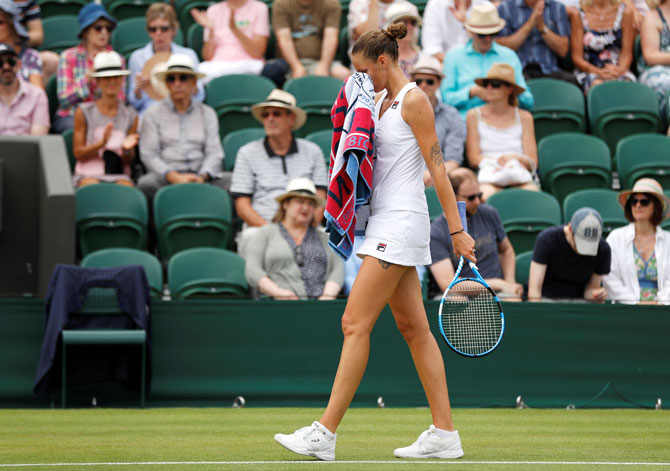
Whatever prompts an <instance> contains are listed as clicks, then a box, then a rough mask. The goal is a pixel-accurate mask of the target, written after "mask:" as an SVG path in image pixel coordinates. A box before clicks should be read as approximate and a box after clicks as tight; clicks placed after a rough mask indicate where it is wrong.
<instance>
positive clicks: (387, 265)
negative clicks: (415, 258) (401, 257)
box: [379, 260, 391, 270]
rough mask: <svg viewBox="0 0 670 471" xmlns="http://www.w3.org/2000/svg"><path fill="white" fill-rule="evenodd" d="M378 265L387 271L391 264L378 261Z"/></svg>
mask: <svg viewBox="0 0 670 471" xmlns="http://www.w3.org/2000/svg"><path fill="white" fill-rule="evenodd" d="M379 265H380V266H381V267H382V268H383V269H384V270H388V268H389V267H390V266H391V264H390V263H389V262H385V261H384V260H380V261H379Z"/></svg>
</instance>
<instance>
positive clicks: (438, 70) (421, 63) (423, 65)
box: [409, 55, 444, 79]
mask: <svg viewBox="0 0 670 471" xmlns="http://www.w3.org/2000/svg"><path fill="white" fill-rule="evenodd" d="M409 74H410V75H411V76H412V75H414V74H430V75H435V76H437V77H439V78H440V79H443V78H444V74H443V73H442V64H441V63H440V61H439V60H438V59H437V58H436V57H434V56H426V55H423V56H421V57H419V60H418V61H416V64H414V67H412V70H410V72H409Z"/></svg>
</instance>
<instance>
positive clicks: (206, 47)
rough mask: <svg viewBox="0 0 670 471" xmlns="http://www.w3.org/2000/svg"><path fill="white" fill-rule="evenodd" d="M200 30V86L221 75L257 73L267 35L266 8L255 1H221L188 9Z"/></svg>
mask: <svg viewBox="0 0 670 471" xmlns="http://www.w3.org/2000/svg"><path fill="white" fill-rule="evenodd" d="M191 15H192V16H193V19H194V20H195V21H196V22H197V23H198V24H199V25H201V26H202V27H203V28H204V34H203V41H204V44H203V46H202V58H203V59H204V62H202V63H201V64H200V65H199V66H198V71H199V72H202V73H203V74H205V76H206V77H205V79H204V83H205V84H207V83H208V82H209V81H210V80H212V79H213V78H216V77H220V76H221V75H230V74H260V73H261V71H262V70H263V65H264V64H265V50H266V49H267V46H268V38H269V36H270V21H269V13H268V6H267V5H266V4H265V3H264V2H261V1H259V0H225V1H223V2H219V3H216V4H214V5H212V6H210V7H209V8H208V9H207V12H203V11H200V10H196V9H195V8H194V9H193V10H191Z"/></svg>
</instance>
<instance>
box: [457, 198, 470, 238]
mask: <svg viewBox="0 0 670 471" xmlns="http://www.w3.org/2000/svg"><path fill="white" fill-rule="evenodd" d="M456 205H457V206H458V215H459V216H460V217H461V224H463V230H464V231H465V232H468V219H467V216H466V214H465V201H456Z"/></svg>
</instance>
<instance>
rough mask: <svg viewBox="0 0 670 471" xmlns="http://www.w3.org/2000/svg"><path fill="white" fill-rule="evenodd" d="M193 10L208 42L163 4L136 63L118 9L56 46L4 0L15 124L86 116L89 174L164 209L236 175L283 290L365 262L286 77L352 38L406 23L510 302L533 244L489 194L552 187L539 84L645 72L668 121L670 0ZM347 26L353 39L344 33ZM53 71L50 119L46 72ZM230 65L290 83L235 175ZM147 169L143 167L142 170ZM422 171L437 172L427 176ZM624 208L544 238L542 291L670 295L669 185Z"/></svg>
mask: <svg viewBox="0 0 670 471" xmlns="http://www.w3.org/2000/svg"><path fill="white" fill-rule="evenodd" d="M651 3H653V2H651ZM189 13H190V15H191V16H192V19H193V21H194V22H195V23H196V24H198V25H200V26H201V27H202V30H203V43H202V48H201V50H198V51H194V50H193V49H190V48H189V47H184V46H181V45H178V44H176V42H175V38H176V36H177V35H178V33H179V31H180V30H179V28H180V25H179V22H178V20H177V18H178V16H177V12H176V11H175V9H174V7H173V6H172V5H171V4H169V3H153V4H151V5H150V6H148V8H147V10H146V15H145V20H146V29H147V32H148V35H149V38H150V41H149V42H148V43H147V44H146V45H145V46H143V47H141V48H139V49H137V50H135V51H134V52H132V53H131V54H129V56H126V57H128V66H127V67H126V57H124V55H121V54H118V53H117V52H115V51H113V47H112V42H111V34H112V31H113V30H114V29H115V28H116V26H117V23H118V21H117V19H116V18H114V16H112V15H111V14H110V13H109V12H108V11H107V10H106V8H105V6H104V5H103V4H101V3H95V2H92V3H89V4H87V5H86V6H84V7H82V8H81V9H80V11H79V13H78V25H79V27H78V31H77V37H78V38H79V44H78V45H76V46H74V47H71V48H69V49H66V50H64V51H62V52H61V53H60V54H56V53H55V52H52V51H41V52H38V50H37V49H36V48H39V47H40V46H41V45H42V43H43V42H44V39H45V38H44V31H43V28H42V23H41V16H40V9H39V6H38V4H37V2H36V0H15V1H12V0H0V115H1V116H0V134H5V135H39V134H45V133H47V132H49V131H51V132H52V133H54V134H62V133H64V132H68V131H69V130H72V132H73V138H72V143H73V144H72V149H71V151H72V154H73V155H74V158H75V159H76V165H75V166H74V170H73V186H74V187H75V188H77V187H80V186H84V185H89V184H99V183H118V184H124V185H129V186H137V187H138V188H139V189H140V190H142V192H143V193H144V194H145V195H146V197H147V199H148V201H149V204H151V201H152V198H153V196H154V194H155V193H156V192H157V191H158V190H159V189H160V188H161V187H163V186H165V185H170V184H178V183H208V184H214V185H217V186H219V187H221V188H223V189H225V190H226V191H228V192H229V193H230V195H231V196H232V198H233V200H234V209H235V212H236V217H237V219H238V221H239V231H238V234H237V237H236V239H235V244H234V245H235V246H236V248H237V250H238V251H239V253H240V254H241V255H242V256H243V257H244V258H245V259H247V262H248V265H247V278H248V281H249V282H250V285H251V286H252V287H253V289H254V290H256V291H257V292H258V293H259V294H261V295H266V296H270V297H276V298H282V299H290V298H293V297H299V298H303V297H308V298H318V299H331V298H333V297H336V296H337V295H338V294H339V293H340V290H341V288H342V287H343V286H344V288H345V289H344V290H343V291H344V292H345V293H346V292H347V288H348V287H350V285H351V280H352V278H353V277H355V274H356V271H357V267H356V263H355V262H353V264H351V265H350V264H349V263H348V264H347V266H346V267H345V266H344V264H342V263H341V262H340V260H339V259H334V258H333V257H332V251H330V250H327V247H326V245H325V243H324V238H323V233H322V231H321V230H319V227H322V216H323V208H322V205H323V201H324V199H325V197H326V188H327V184H328V181H327V168H326V166H327V165H326V164H325V161H326V159H325V157H326V156H324V155H323V152H322V150H321V148H320V147H319V146H318V145H316V144H314V143H313V142H310V141H309V140H307V139H303V138H299V137H296V135H295V131H297V130H298V129H300V128H301V127H302V126H303V125H304V124H305V121H306V120H307V115H306V113H305V111H304V110H303V109H302V108H300V106H298V104H297V103H296V98H295V97H294V96H293V95H291V94H290V93H288V92H286V91H284V90H281V86H282V84H283V83H284V81H285V80H288V79H296V78H300V77H304V76H307V75H316V76H330V77H334V78H337V79H346V78H347V77H348V76H349V75H350V74H351V73H352V72H353V70H352V69H351V67H350V66H348V65H347V64H348V63H349V60H348V57H346V55H345V56H342V54H341V52H340V51H341V50H343V48H341V47H340V46H343V47H344V46H348V50H349V51H350V50H351V46H352V44H353V42H355V41H356V39H357V38H358V37H359V36H360V35H362V34H363V33H365V32H367V31H370V30H373V29H377V28H382V27H385V26H388V25H390V24H393V23H396V22H403V23H404V24H405V25H406V26H407V31H408V34H407V35H406V36H405V38H403V39H401V40H400V41H399V43H398V50H399V62H400V65H401V67H402V70H403V71H404V72H405V74H406V75H407V77H408V78H409V79H410V80H411V81H414V82H416V84H417V86H418V87H419V88H420V89H421V90H423V91H424V92H425V93H426V95H427V96H428V98H429V100H430V102H431V104H432V105H433V109H434V112H435V123H436V130H437V135H438V139H439V141H440V142H439V143H440V147H441V150H442V154H443V157H444V160H445V169H446V172H447V173H448V175H449V177H450V179H451V181H452V185H453V186H454V190H455V193H456V195H457V198H458V199H459V200H462V201H465V202H466V205H467V216H468V220H469V222H470V226H471V228H472V233H473V235H474V236H475V239H476V242H477V250H478V255H481V257H482V262H481V269H482V274H483V275H484V277H485V278H487V279H488V280H489V282H490V283H491V285H492V286H493V287H494V289H495V290H497V291H499V292H500V294H501V295H502V296H504V297H505V298H506V299H521V298H522V297H523V295H524V292H523V287H522V286H521V285H520V284H519V283H517V281H516V279H515V271H514V263H513V262H514V259H515V251H514V247H512V244H511V243H510V241H509V239H508V238H507V237H506V235H505V232H504V228H503V226H502V223H501V221H500V217H499V216H498V214H497V212H496V210H495V209H494V208H493V207H492V206H488V205H486V204H483V203H485V202H486V200H487V199H488V197H489V196H491V195H492V194H494V193H496V192H498V191H503V190H504V189H505V188H510V187H515V188H522V189H528V190H535V191H537V190H540V189H541V182H540V181H539V179H538V176H537V168H538V151H537V143H536V138H535V132H534V124H533V116H532V114H531V113H530V111H531V110H532V107H533V102H534V98H533V95H532V93H531V90H530V88H529V87H528V84H527V83H526V80H531V79H536V78H541V77H547V78H551V79H558V80H562V81H566V82H570V83H572V84H574V85H575V86H579V87H580V88H581V90H582V91H583V93H584V94H588V92H589V90H590V89H591V88H593V87H595V86H597V85H599V84H601V83H603V82H606V81H636V80H639V81H640V82H641V83H643V84H645V85H647V86H649V87H650V88H652V89H653V90H654V91H655V92H656V95H657V97H658V106H659V112H660V113H661V116H664V113H667V111H668V107H669V106H668V100H669V99H670V98H669V96H670V94H668V92H669V91H670V30H669V27H668V24H667V22H666V18H670V2H668V1H667V0H660V1H658V3H657V4H656V5H655V6H652V8H649V7H647V6H646V5H645V4H644V2H641V1H636V0H580V1H579V2H577V1H570V0H502V1H500V0H495V1H488V0H429V1H428V3H427V4H426V5H425V10H424V11H423V14H422V12H420V11H419V9H418V8H417V4H415V3H412V2H410V1H407V0H351V2H350V3H348V5H347V8H346V9H344V10H343V8H342V5H341V4H340V2H339V1H338V0H274V1H273V2H272V3H271V4H270V3H268V2H264V1H260V0H224V1H222V2H219V3H216V4H213V5H212V6H210V7H209V8H207V10H206V11H205V10H198V9H191V10H190V12H189ZM342 25H344V28H345V29H346V35H344V34H341V33H344V31H345V30H344V29H341V28H342ZM638 34H639V37H640V50H641V54H640V55H639V57H638V62H637V64H634V55H635V49H634V48H635V38H636V35H638ZM343 38H346V40H348V42H349V44H345V45H340V44H339V42H340V40H342V39H343ZM274 41H276V47H275V45H274V44H273V42H274ZM270 46H272V48H271V49H270V51H268V49H269V47H270ZM344 49H346V47H344ZM273 52H274V56H272V53H273ZM199 57H200V58H202V61H199ZM154 65H157V66H156V67H153V66H154ZM634 72H636V73H638V74H639V75H638V76H636V75H635V73H634ZM54 74H55V75H56V76H57V93H56V95H57V106H56V111H55V113H54V115H53V116H50V114H49V103H48V100H47V96H46V94H45V91H44V87H45V84H46V81H47V80H48V78H49V77H50V76H51V75H54ZM230 74H253V75H264V76H266V77H268V78H270V79H272V80H273V81H274V83H276V84H277V86H278V88H276V89H275V90H273V91H272V93H270V95H269V96H268V97H267V99H266V100H265V101H263V102H260V103H257V104H256V105H255V106H253V107H252V109H251V110H250V114H251V115H253V117H254V118H255V119H256V120H257V121H258V122H259V123H260V124H261V125H262V126H263V130H264V137H262V138H260V139H256V140H252V141H251V142H249V143H248V144H246V145H244V146H242V147H241V148H240V149H239V151H238V152H237V155H236V156H230V158H232V159H234V160H235V165H234V169H233V172H232V173H230V172H222V168H223V166H222V163H223V161H224V159H225V158H226V157H227V156H225V155H224V152H223V147H222V143H221V136H220V132H219V131H220V129H219V119H220V118H219V117H217V114H216V112H215V111H214V109H212V108H211V107H210V106H208V105H207V104H205V98H206V96H205V85H206V84H207V83H209V82H210V81H211V80H212V79H214V78H216V77H219V76H221V75H230ZM52 106H53V104H52ZM133 165H135V166H137V167H138V168H142V169H143V172H142V173H143V174H141V175H139V176H138V175H134V174H133V173H132V172H131V167H132V166H133ZM471 169H472V170H471ZM473 170H474V172H473ZM424 184H425V185H426V186H427V187H429V186H431V185H432V181H431V178H430V175H428V173H427V172H426V174H425V176H424ZM621 204H622V207H624V210H625V214H626V218H627V219H628V220H629V221H630V225H629V226H627V227H626V228H622V229H617V230H616V231H613V232H612V234H610V236H609V237H608V238H607V242H606V241H605V240H604V239H602V238H601V236H602V220H601V218H600V215H599V214H598V213H597V211H595V210H593V209H590V208H584V209H583V210H581V211H577V212H576V213H575V215H574V216H573V217H572V220H571V222H570V223H569V224H566V225H565V226H560V227H556V228H552V229H551V230H547V231H545V232H543V233H542V234H540V235H539V236H538V239H537V242H536V245H535V251H534V254H533V262H532V264H531V269H530V280H529V286H528V297H529V298H530V299H532V300H537V299H547V298H561V299H562V298H573V299H574V298H580V299H581V298H584V299H587V300H594V301H599V300H604V299H613V300H616V301H621V302H636V301H638V302H639V301H643V302H656V301H660V302H666V301H670V295H668V294H667V293H666V291H668V286H666V285H667V283H668V281H667V280H666V278H667V277H668V276H670V275H668V274H667V273H666V271H665V268H664V267H665V266H666V264H665V259H664V257H667V254H666V252H667V247H666V246H667V243H668V240H669V239H668V237H670V236H668V233H667V232H665V231H664V230H663V229H661V228H660V223H661V222H662V221H663V220H664V219H665V218H667V216H668V212H669V211H670V200H668V198H667V196H665V195H664V194H663V191H662V188H660V185H658V183H657V182H655V181H653V180H652V181H651V182H649V181H647V180H644V181H641V182H638V183H636V184H635V188H633V189H632V190H630V191H625V192H622V193H621ZM647 213H649V214H647ZM443 219H444V218H439V217H438V218H437V219H435V221H434V223H433V231H432V232H433V233H432V238H433V240H432V242H431V251H432V253H433V264H432V265H431V266H430V267H429V270H428V271H429V273H430V274H431V276H432V277H433V278H434V281H435V282H436V284H437V285H438V287H439V288H440V289H444V287H446V285H447V284H448V281H449V279H450V277H451V276H452V274H453V271H454V262H455V260H454V256H453V253H452V247H451V243H450V238H449V237H448V232H449V231H448V228H447V227H446V226H445V222H444V220H443ZM598 227H599V229H598ZM594 234H596V235H594ZM587 239H588V240H587ZM608 243H609V244H610V245H612V246H613V247H616V249H617V250H616V254H615V253H614V251H612V252H610V248H609V245H608ZM585 247H586V248H585ZM466 271H467V269H466ZM576 273H577V275H576ZM314 280H318V282H317V283H315V282H314ZM603 282H604V286H603ZM636 282H637V283H638V285H635V283H636Z"/></svg>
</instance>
